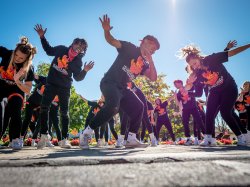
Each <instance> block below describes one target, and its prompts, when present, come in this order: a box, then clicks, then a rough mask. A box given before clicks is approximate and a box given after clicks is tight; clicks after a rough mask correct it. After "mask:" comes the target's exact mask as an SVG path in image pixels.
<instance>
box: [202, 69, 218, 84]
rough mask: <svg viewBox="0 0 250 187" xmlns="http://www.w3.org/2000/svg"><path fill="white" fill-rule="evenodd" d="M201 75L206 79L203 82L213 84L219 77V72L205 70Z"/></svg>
mask: <svg viewBox="0 0 250 187" xmlns="http://www.w3.org/2000/svg"><path fill="white" fill-rule="evenodd" d="M202 76H203V77H204V78H205V79H207V81H205V82H204V84H207V85H210V86H213V85H214V84H215V83H216V82H217V81H218V79H219V73H217V72H211V71H207V72H204V73H202Z"/></svg>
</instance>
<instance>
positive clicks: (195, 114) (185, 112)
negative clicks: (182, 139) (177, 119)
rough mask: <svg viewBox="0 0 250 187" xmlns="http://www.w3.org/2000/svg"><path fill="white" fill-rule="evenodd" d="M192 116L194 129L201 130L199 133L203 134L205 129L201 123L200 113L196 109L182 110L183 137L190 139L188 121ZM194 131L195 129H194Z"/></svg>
mask: <svg viewBox="0 0 250 187" xmlns="http://www.w3.org/2000/svg"><path fill="white" fill-rule="evenodd" d="M191 115H192V116H193V120H194V121H195V124H196V127H197V128H198V129H201V131H202V132H203V133H204V132H205V128H204V124H203V121H202V119H201V116H200V113H199V111H198V109H197V108H187V109H183V110H182V123H183V126H184V131H185V136H186V137H190V130H189V119H190V116H191ZM194 129H195V128H194Z"/></svg>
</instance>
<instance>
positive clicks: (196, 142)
mask: <svg viewBox="0 0 250 187" xmlns="http://www.w3.org/2000/svg"><path fill="white" fill-rule="evenodd" d="M194 145H199V140H198V138H197V137H195V138H194Z"/></svg>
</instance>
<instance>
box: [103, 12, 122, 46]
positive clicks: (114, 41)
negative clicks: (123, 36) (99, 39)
mask: <svg viewBox="0 0 250 187" xmlns="http://www.w3.org/2000/svg"><path fill="white" fill-rule="evenodd" d="M99 19H100V21H101V24H102V28H103V30H104V36H105V39H106V41H107V42H108V43H109V44H110V45H112V46H114V47H116V48H121V47H122V45H121V42H120V41H119V40H117V39H115V38H114V37H113V36H112V35H111V33H110V31H111V29H112V28H113V27H111V26H110V18H109V17H108V15H107V14H106V15H104V16H103V19H101V18H99Z"/></svg>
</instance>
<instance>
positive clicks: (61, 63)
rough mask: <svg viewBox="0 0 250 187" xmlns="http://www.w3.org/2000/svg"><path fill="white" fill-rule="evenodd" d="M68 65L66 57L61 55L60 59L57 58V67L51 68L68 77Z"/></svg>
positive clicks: (54, 65)
mask: <svg viewBox="0 0 250 187" xmlns="http://www.w3.org/2000/svg"><path fill="white" fill-rule="evenodd" d="M68 65H69V59H68V56H67V55H63V57H62V58H60V57H58V58H57V65H56V64H53V68H55V69H56V70H57V71H59V72H61V73H62V74H63V75H68V72H67V69H68Z"/></svg>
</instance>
